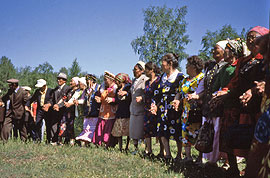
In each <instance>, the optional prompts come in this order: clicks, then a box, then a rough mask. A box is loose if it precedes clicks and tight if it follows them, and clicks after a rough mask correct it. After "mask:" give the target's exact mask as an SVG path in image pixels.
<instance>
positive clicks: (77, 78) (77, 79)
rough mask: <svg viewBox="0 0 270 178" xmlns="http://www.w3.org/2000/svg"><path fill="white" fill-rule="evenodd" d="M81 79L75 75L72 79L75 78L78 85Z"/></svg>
mask: <svg viewBox="0 0 270 178" xmlns="http://www.w3.org/2000/svg"><path fill="white" fill-rule="evenodd" d="M79 79H80V78H79V77H73V78H72V79H71V80H73V81H74V82H75V83H76V85H78V84H79Z"/></svg>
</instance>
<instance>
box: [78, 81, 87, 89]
mask: <svg viewBox="0 0 270 178" xmlns="http://www.w3.org/2000/svg"><path fill="white" fill-rule="evenodd" d="M79 86H80V89H81V90H83V89H85V87H86V86H85V85H84V84H83V83H81V82H79Z"/></svg>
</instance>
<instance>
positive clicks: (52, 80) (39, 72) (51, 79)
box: [32, 62, 57, 88]
mask: <svg viewBox="0 0 270 178" xmlns="http://www.w3.org/2000/svg"><path fill="white" fill-rule="evenodd" d="M56 77H57V73H55V72H54V71H53V67H52V65H51V64H49V63H48V62H45V63H43V64H40V65H39V66H38V67H36V68H35V69H34V71H33V76H32V79H33V82H35V83H36V81H37V80H38V79H41V78H42V79H44V80H46V81H47V85H48V87H50V88H54V87H55V86H56V85H57V83H56Z"/></svg>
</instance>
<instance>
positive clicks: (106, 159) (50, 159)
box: [0, 140, 183, 178]
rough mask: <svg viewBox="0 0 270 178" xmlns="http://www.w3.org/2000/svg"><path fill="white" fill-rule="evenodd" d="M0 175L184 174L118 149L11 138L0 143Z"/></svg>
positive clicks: (163, 175)
mask: <svg viewBox="0 0 270 178" xmlns="http://www.w3.org/2000/svg"><path fill="white" fill-rule="evenodd" d="M0 158H1V159H0V165H1V166H0V177H102V178H103V177H183V176H182V175H181V174H179V173H175V172H169V171H168V168H167V167H166V166H165V165H164V164H163V163H161V162H152V161H150V160H147V159H142V158H141V157H140V156H139V155H131V154H124V153H121V152H119V151H118V150H117V149H109V150H105V149H104V148H96V147H95V146H92V147H90V148H89V147H78V146H75V147H69V146H51V145H46V144H44V143H41V144H34V143H27V144H25V143H22V142H20V141H13V140H10V141H9V142H8V143H7V144H5V145H0Z"/></svg>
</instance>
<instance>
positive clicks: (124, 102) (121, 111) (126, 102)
mask: <svg viewBox="0 0 270 178" xmlns="http://www.w3.org/2000/svg"><path fill="white" fill-rule="evenodd" d="M130 87H131V84H126V85H125V86H124V88H123V91H127V92H128V94H127V96H124V97H123V98H121V97H119V96H118V95H117V96H116V98H115V103H116V104H118V109H117V111H116V115H115V118H129V117H130V111H129V107H130V103H131V93H130ZM118 91H119V89H117V90H116V93H118Z"/></svg>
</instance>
